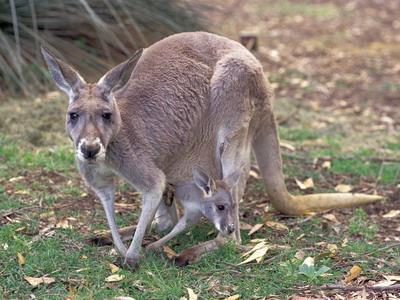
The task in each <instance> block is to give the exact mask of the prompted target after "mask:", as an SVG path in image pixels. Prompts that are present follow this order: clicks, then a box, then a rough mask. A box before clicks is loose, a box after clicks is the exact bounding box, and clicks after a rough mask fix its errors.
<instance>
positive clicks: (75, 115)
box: [69, 112, 79, 121]
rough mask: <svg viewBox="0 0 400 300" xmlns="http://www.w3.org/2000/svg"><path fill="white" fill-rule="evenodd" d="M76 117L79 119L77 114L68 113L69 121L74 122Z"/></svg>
mask: <svg viewBox="0 0 400 300" xmlns="http://www.w3.org/2000/svg"><path fill="white" fill-rule="evenodd" d="M78 117H79V115H78V114H77V113H74V112H72V113H69V119H70V120H71V121H75V120H76V119H78Z"/></svg>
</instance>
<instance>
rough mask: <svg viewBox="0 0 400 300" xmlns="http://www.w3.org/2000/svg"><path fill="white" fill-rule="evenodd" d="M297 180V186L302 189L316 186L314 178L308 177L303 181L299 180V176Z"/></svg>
mask: <svg viewBox="0 0 400 300" xmlns="http://www.w3.org/2000/svg"><path fill="white" fill-rule="evenodd" d="M294 180H295V181H296V184H297V186H298V187H299V188H300V189H301V190H306V189H310V188H313V187H314V181H313V179H312V178H311V177H310V178H307V179H306V180H304V181H303V182H301V181H300V180H298V179H297V178H295V179H294Z"/></svg>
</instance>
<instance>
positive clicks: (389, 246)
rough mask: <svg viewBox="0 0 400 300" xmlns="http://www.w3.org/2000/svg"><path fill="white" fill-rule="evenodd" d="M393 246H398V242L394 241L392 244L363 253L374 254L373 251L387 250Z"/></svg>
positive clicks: (399, 245)
mask: <svg viewBox="0 0 400 300" xmlns="http://www.w3.org/2000/svg"><path fill="white" fill-rule="evenodd" d="M394 247H400V242H399V243H394V244H392V245H387V246H385V247H382V248H379V249H377V250H374V251H371V252H368V253H366V254H364V255H365V256H368V255H371V254H375V253H377V252H380V251H385V250H387V249H390V248H394Z"/></svg>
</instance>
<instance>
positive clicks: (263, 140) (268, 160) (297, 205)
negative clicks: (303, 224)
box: [253, 111, 384, 215]
mask: <svg viewBox="0 0 400 300" xmlns="http://www.w3.org/2000/svg"><path fill="white" fill-rule="evenodd" d="M253 150H254V153H255V155H256V158H257V163H258V166H259V168H260V171H261V173H262V176H263V178H264V181H265V185H266V189H267V193H268V195H269V197H270V200H271V203H272V205H273V206H274V207H275V209H277V210H278V211H280V212H282V213H284V214H289V215H304V214H307V213H310V212H316V211H323V210H328V209H332V208H345V207H355V206H360V205H365V204H369V203H373V202H376V201H380V200H383V199H384V197H382V196H378V195H366V194H352V193H333V194H312V195H302V196H292V195H291V194H290V193H289V192H288V191H287V188H286V185H285V182H284V177H283V172H282V158H281V153H280V148H279V138H278V133H277V128H276V122H275V119H274V115H273V113H272V111H271V112H270V114H268V115H267V116H265V117H264V118H263V120H261V121H260V123H259V124H257V130H256V132H255V135H254V139H253Z"/></svg>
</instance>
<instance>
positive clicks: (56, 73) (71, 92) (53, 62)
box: [41, 46, 86, 101]
mask: <svg viewBox="0 0 400 300" xmlns="http://www.w3.org/2000/svg"><path fill="white" fill-rule="evenodd" d="M41 51H42V55H43V58H44V60H45V61H46V64H47V67H48V69H49V71H50V74H51V77H52V78H53V80H54V82H55V83H56V84H57V86H58V87H59V88H60V89H61V90H62V91H64V92H65V93H66V94H67V95H68V96H69V97H70V101H71V99H73V98H74V96H76V95H77V94H78V91H79V89H81V88H82V87H84V85H85V84H86V82H85V80H83V78H82V77H81V76H80V75H79V73H78V72H77V71H75V70H74V69H73V68H72V67H71V66H70V65H68V64H67V63H65V62H63V61H62V60H60V59H58V58H56V57H55V56H54V55H53V54H52V53H51V52H50V51H49V50H48V49H46V48H45V47H43V46H41Z"/></svg>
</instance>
